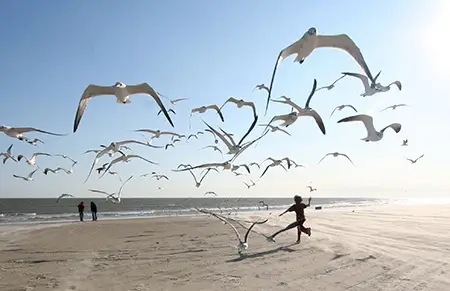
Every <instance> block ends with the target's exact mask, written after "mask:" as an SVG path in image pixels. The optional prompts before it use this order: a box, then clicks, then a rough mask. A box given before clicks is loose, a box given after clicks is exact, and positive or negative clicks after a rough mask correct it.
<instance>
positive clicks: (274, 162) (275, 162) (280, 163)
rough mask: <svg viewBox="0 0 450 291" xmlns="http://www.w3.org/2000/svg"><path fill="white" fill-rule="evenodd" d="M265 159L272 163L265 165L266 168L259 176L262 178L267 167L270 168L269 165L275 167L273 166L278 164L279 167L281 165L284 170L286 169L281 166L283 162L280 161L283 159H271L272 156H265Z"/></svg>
mask: <svg viewBox="0 0 450 291" xmlns="http://www.w3.org/2000/svg"><path fill="white" fill-rule="evenodd" d="M267 160H271V161H272V163H271V164H269V165H268V166H267V167H266V169H265V170H264V172H263V173H262V174H261V177H260V178H262V177H263V176H264V174H265V173H266V172H267V171H268V170H269V168H271V167H275V166H280V167H282V168H283V169H284V170H285V171H287V170H286V168H285V167H284V166H283V164H282V162H283V160H275V159H273V158H270V157H269V158H267V159H266V161H267Z"/></svg>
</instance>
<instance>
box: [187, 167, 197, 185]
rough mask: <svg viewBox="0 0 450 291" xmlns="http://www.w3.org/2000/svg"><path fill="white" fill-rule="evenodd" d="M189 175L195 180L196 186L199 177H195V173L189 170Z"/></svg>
mask: <svg viewBox="0 0 450 291" xmlns="http://www.w3.org/2000/svg"><path fill="white" fill-rule="evenodd" d="M188 171H189V173H191V175H192V177H193V178H194V181H195V184H197V183H198V181H197V177H195V175H194V172H192V170H190V169H188Z"/></svg>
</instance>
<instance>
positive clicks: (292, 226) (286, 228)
mask: <svg viewBox="0 0 450 291" xmlns="http://www.w3.org/2000/svg"><path fill="white" fill-rule="evenodd" d="M297 226H298V222H297V221H296V222H293V223H291V224H289V225H288V226H286V227H285V228H283V229H281V230H279V231H277V232H276V233H274V234H272V235H271V236H270V237H271V238H274V237H276V236H277V235H279V234H280V233H282V232H285V231H286V230H289V229H291V228H294V227H297Z"/></svg>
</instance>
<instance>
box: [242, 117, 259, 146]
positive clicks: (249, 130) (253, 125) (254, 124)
mask: <svg viewBox="0 0 450 291" xmlns="http://www.w3.org/2000/svg"><path fill="white" fill-rule="evenodd" d="M254 117H255V119H254V120H253V122H252V124H251V125H250V127H249V129H248V130H247V133H246V134H244V136H243V137H242V138H241V140H240V141H239V143H238V145H239V146H240V145H241V144H242V142H243V141H244V140H245V138H246V137H247V136H248V135H249V134H250V133H251V132H252V130H253V129H254V128H255V126H256V123H257V122H258V116H257V115H255V116H254Z"/></svg>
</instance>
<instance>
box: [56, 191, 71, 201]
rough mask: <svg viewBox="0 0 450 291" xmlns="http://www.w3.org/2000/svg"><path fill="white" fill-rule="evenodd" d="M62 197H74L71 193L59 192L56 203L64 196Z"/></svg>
mask: <svg viewBox="0 0 450 291" xmlns="http://www.w3.org/2000/svg"><path fill="white" fill-rule="evenodd" d="M64 197H72V198H75V196H73V195H72V194H65V193H64V194H61V195H60V196H59V197H58V199H56V203H58V202H59V200H61V199H62V198H64Z"/></svg>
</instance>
